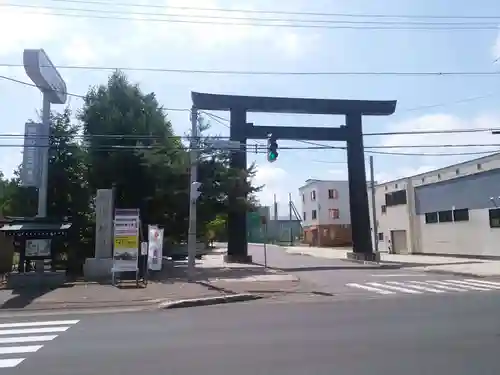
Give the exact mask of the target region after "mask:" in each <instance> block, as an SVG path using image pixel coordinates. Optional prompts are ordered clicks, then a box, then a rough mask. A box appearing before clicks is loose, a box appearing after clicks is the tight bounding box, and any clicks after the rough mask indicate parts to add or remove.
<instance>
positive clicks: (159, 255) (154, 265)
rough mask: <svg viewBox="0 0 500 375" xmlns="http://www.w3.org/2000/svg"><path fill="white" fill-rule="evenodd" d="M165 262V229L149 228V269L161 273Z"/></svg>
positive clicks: (153, 226)
mask: <svg viewBox="0 0 500 375" xmlns="http://www.w3.org/2000/svg"><path fill="white" fill-rule="evenodd" d="M162 260H163V229H160V228H158V227H157V226H155V225H150V226H149V227H148V268H149V269H150V270H151V271H161V266H162Z"/></svg>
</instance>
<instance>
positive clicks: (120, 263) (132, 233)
mask: <svg viewBox="0 0 500 375" xmlns="http://www.w3.org/2000/svg"><path fill="white" fill-rule="evenodd" d="M114 224H115V225H114V236H113V269H114V270H115V271H117V272H124V271H137V269H138V259H139V224H140V219H139V215H138V214H137V215H130V214H129V213H127V214H126V215H124V214H123V213H120V211H119V210H116V211H115V223H114Z"/></svg>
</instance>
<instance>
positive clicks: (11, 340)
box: [0, 335, 57, 344]
mask: <svg viewBox="0 0 500 375" xmlns="http://www.w3.org/2000/svg"><path fill="white" fill-rule="evenodd" d="M56 337H57V335H46V336H17V337H0V344H19V343H23V342H42V341H52V340H54V339H55V338H56Z"/></svg>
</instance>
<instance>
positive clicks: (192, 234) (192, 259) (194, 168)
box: [188, 106, 199, 278]
mask: <svg viewBox="0 0 500 375" xmlns="http://www.w3.org/2000/svg"><path fill="white" fill-rule="evenodd" d="M190 144H191V147H190V148H191V149H190V152H189V155H190V162H191V173H190V179H189V229H188V276H189V277H190V278H191V277H193V276H194V270H195V265H196V242H197V241H196V201H197V197H195V196H194V194H195V193H196V192H195V190H194V189H193V186H194V185H195V183H196V182H197V180H198V147H199V142H198V110H197V109H196V107H195V106H193V107H192V108H191V142H190Z"/></svg>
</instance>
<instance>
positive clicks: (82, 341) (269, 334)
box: [0, 294, 500, 375]
mask: <svg viewBox="0 0 500 375" xmlns="http://www.w3.org/2000/svg"><path fill="white" fill-rule="evenodd" d="M498 311H500V298H498V297H497V298H491V296H487V295H485V294H468V295H467V296H465V297H464V296H460V297H457V296H456V295H446V296H444V297H443V296H439V297H438V296H426V297H422V298H420V299H387V300H357V301H341V302H335V303H331V302H328V303H310V304H252V303H242V304H233V305H222V306H213V307H200V308H189V309H182V310H167V311H160V312H148V313H146V312H144V313H128V314H125V313H124V314H104V315H88V316H81V317H71V318H69V317H67V316H65V317H61V318H60V319H75V320H79V321H78V322H76V323H75V322H73V324H70V323H68V322H59V323H60V325H61V324H67V327H68V329H66V330H64V331H62V332H58V333H56V335H57V337H56V338H54V339H53V340H50V341H46V342H43V343H42V344H43V347H41V348H40V349H39V350H36V351H35V352H31V353H23V354H12V353H11V354H2V355H0V359H5V358H12V357H16V356H17V357H19V356H22V357H25V358H26V359H25V360H24V361H22V362H21V363H19V364H18V365H17V366H16V367H13V368H2V369H0V373H2V374H18V375H32V374H35V373H36V374H37V375H68V374H72V375H89V374H106V375H114V374H117V375H118V374H120V375H137V374H172V375H193V374H204V375H222V374H224V375H225V374H238V375H269V374H273V375H285V374H286V375H310V374H314V375H331V374H339V375H365V374H366V375H379V374H380V375H401V374H405V375H421V374H433V375H434V374H439V375H471V374H481V375H498V374H499V373H500V360H499V359H498V348H499V347H500V319H499V318H498ZM41 319H43V320H48V319H50V320H55V319H57V317H51V318H47V317H43V318H41ZM21 320H29V321H33V320H34V318H29V319H28V318H23V319H21ZM14 321H16V322H19V321H18V320H16V319H15V318H10V319H8V320H5V319H4V320H1V321H0V324H4V326H0V327H2V330H4V329H12V328H5V325H9V324H10V323H11V322H14ZM40 323H41V322H38V324H40ZM34 324H35V323H34ZM17 329H19V328H17ZM35 329H36V328H35ZM42 334H43V335H45V334H50V333H47V332H45V333H41V332H38V333H36V335H42ZM31 335H35V333H31ZM20 336H22V335H21V334H20V333H18V334H14V333H12V332H11V333H10V334H9V335H5V334H2V333H1V330H0V339H5V338H8V337H20ZM11 345H14V344H11ZM11 345H7V344H1V345H0V347H2V348H4V347H9V346H11ZM16 345H17V344H16ZM31 345H32V344H31ZM7 352H8V350H7Z"/></svg>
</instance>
